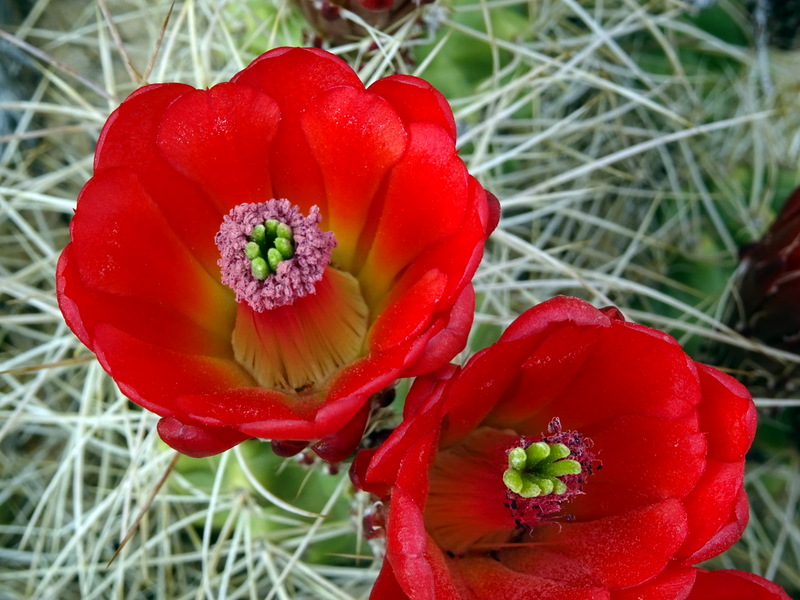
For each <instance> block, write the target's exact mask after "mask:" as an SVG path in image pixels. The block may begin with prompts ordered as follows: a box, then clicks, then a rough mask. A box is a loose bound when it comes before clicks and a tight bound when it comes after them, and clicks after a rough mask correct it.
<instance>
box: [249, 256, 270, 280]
mask: <svg viewBox="0 0 800 600" xmlns="http://www.w3.org/2000/svg"><path fill="white" fill-rule="evenodd" d="M250 270H251V272H252V273H253V277H255V278H256V279H258V280H259V281H264V280H265V279H266V278H267V276H268V275H269V267H268V266H267V261H265V260H264V259H263V258H262V257H260V256H259V257H257V258H254V259H253V260H252V262H251V263H250Z"/></svg>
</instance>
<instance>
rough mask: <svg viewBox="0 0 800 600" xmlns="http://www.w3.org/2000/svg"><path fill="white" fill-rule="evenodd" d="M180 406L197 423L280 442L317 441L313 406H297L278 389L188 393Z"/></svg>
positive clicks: (178, 401) (250, 388)
mask: <svg viewBox="0 0 800 600" xmlns="http://www.w3.org/2000/svg"><path fill="white" fill-rule="evenodd" d="M176 405H177V407H178V408H179V409H180V410H181V411H182V414H183V415H185V416H186V417H188V418H191V420H192V421H193V422H197V423H201V424H203V425H209V426H215V427H220V426H232V427H236V428H237V429H238V430H239V431H241V432H242V433H245V434H247V435H249V436H251V437H258V438H264V439H279V440H292V441H300V440H310V439H314V437H315V436H314V432H313V417H314V412H313V406H308V405H304V404H303V403H300V402H298V403H296V405H292V404H291V402H290V400H289V398H287V397H286V396H285V395H284V394H281V393H280V392H278V391H276V390H268V389H264V388H257V387H239V388H236V389H228V390H220V391H212V390H209V393H202V392H200V391H198V392H194V394H192V392H188V393H185V394H183V395H181V396H180V397H179V398H177V401H176Z"/></svg>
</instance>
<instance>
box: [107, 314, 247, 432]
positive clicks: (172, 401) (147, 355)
mask: <svg viewBox="0 0 800 600" xmlns="http://www.w3.org/2000/svg"><path fill="white" fill-rule="evenodd" d="M94 351H95V353H96V354H97V358H98V360H100V363H101V364H102V365H103V367H104V368H105V369H106V371H108V373H109V374H110V375H111V376H112V377H113V378H114V380H115V381H116V382H117V385H119V388H120V390H122V392H123V393H124V394H125V395H126V396H128V397H129V398H130V399H131V400H133V401H134V402H136V403H137V404H140V405H141V406H144V407H145V408H147V409H149V410H152V411H153V412H155V413H157V414H160V415H162V416H173V415H176V416H180V412H181V411H180V407H179V406H177V404H178V403H179V401H180V398H179V396H180V395H182V394H208V393H215V392H220V391H223V390H226V389H230V388H235V387H241V386H247V385H252V384H253V381H252V379H250V376H249V375H248V374H247V373H245V372H244V371H243V370H242V369H241V367H239V365H238V364H237V363H235V362H234V361H232V360H226V359H222V358H215V357H210V356H198V355H189V354H184V353H181V352H175V351H172V350H168V349H166V348H164V347H161V346H158V345H154V344H148V343H146V342H143V341H141V340H139V339H136V338H134V337H132V336H130V335H128V334H126V333H124V332H122V331H121V330H119V329H117V328H116V327H113V326H111V325H108V324H105V323H101V324H99V325H98V326H97V328H96V330H95V348H94ZM182 420H183V421H185V422H186V420H185V419H182ZM211 424H212V425H221V426H226V425H231V424H232V423H224V422H223V423H211Z"/></svg>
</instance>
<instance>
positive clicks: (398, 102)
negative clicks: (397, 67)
mask: <svg viewBox="0 0 800 600" xmlns="http://www.w3.org/2000/svg"><path fill="white" fill-rule="evenodd" d="M367 89H368V90H369V91H370V92H372V93H373V94H377V95H378V96H381V97H382V98H385V99H386V100H388V101H389V103H390V104H391V105H392V106H393V107H394V109H395V110H396V111H397V114H398V115H400V118H401V119H403V122H404V123H405V124H406V127H408V126H409V125H410V124H411V123H414V122H417V121H429V122H432V123H436V124H437V125H439V126H440V127H441V128H442V129H444V130H445V131H446V132H447V134H448V135H449V136H450V139H451V140H452V142H451V143H452V144H455V140H456V121H455V118H453V111H452V110H451V109H450V105H449V104H448V103H447V100H446V99H445V97H444V96H442V94H441V93H440V92H439V91H438V90H437V89H436V88H435V87H433V86H432V85H431V84H430V83H428V82H427V81H425V80H424V79H420V78H419V77H412V76H411V75H391V76H389V77H384V78H383V79H379V80H378V81H376V82H375V83H373V84H372V85H370V86H369V88H367Z"/></svg>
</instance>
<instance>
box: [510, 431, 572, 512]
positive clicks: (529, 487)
mask: <svg viewBox="0 0 800 600" xmlns="http://www.w3.org/2000/svg"><path fill="white" fill-rule="evenodd" d="M569 455H570V449H569V448H568V447H567V446H566V445H564V444H558V443H556V444H548V443H546V442H536V443H533V444H531V445H530V446H528V447H527V448H523V447H521V446H518V447H516V448H512V449H511V450H509V452H508V469H506V470H505V472H504V473H503V483H504V484H505V485H506V487H507V488H508V489H509V490H511V491H512V492H514V493H515V494H519V495H520V496H522V497H523V498H536V497H537V496H546V495H548V494H556V495H563V494H565V493H566V491H567V486H566V484H565V483H564V482H563V481H561V479H559V478H560V477H563V476H565V475H578V474H579V473H580V472H581V470H582V467H581V464H580V463H579V462H578V461H576V460H572V459H569V458H567V457H568V456H569Z"/></svg>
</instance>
